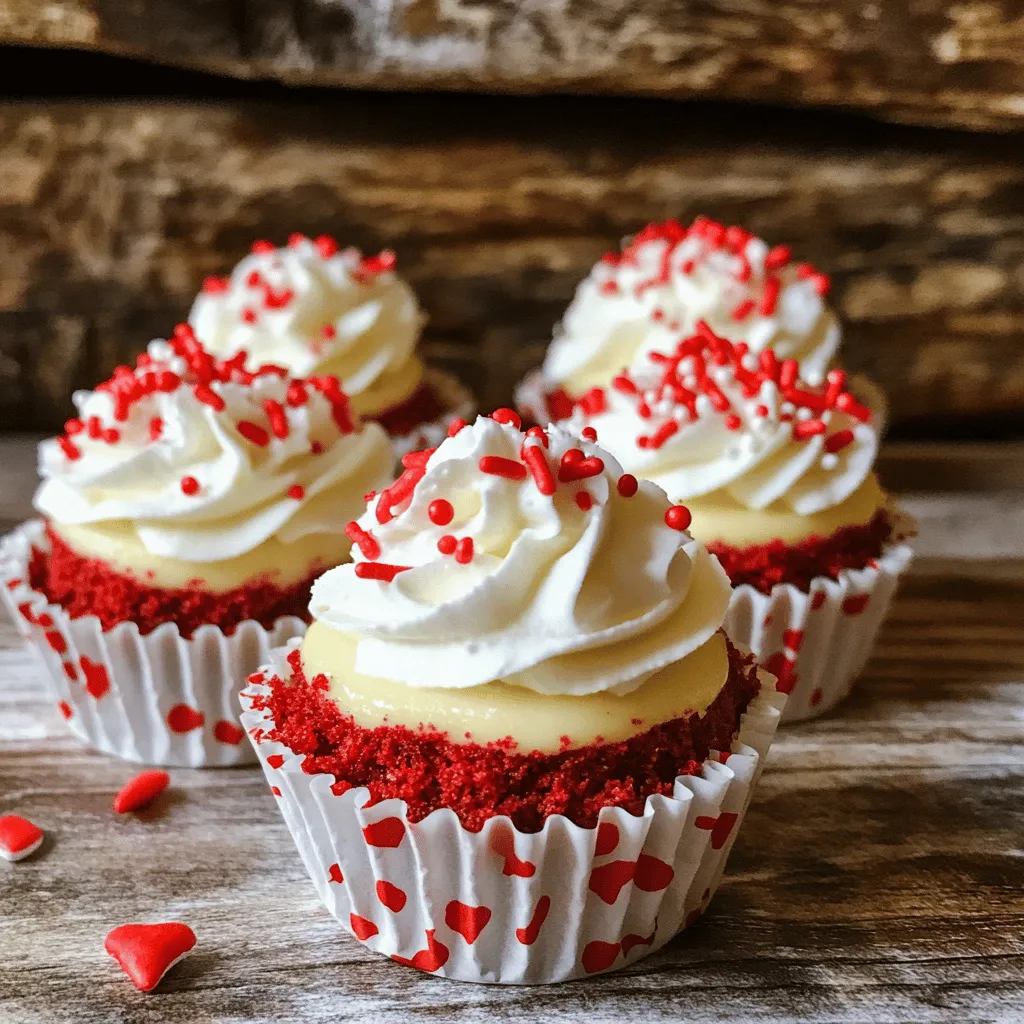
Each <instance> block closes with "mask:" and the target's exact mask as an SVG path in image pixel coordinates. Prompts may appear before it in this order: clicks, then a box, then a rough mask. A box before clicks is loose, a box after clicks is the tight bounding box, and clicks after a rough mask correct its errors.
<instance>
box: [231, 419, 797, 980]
mask: <svg viewBox="0 0 1024 1024" xmlns="http://www.w3.org/2000/svg"><path fill="white" fill-rule="evenodd" d="M459 426H460V425H455V427H454V428H453V431H452V433H453V436H452V437H450V438H449V439H448V440H446V441H444V442H443V443H442V444H441V445H440V447H439V448H437V449H436V450H435V451H432V452H424V453H422V456H420V457H415V456H414V457H412V458H411V459H409V457H407V462H408V468H407V470H406V472H405V473H404V474H403V475H402V477H401V478H399V480H398V481H397V482H396V483H395V484H394V485H392V486H391V487H390V488H388V489H387V490H385V491H383V492H381V494H380V495H379V496H376V497H374V498H373V499H372V500H371V502H370V503H369V506H368V508H367V511H366V512H365V514H364V515H363V516H362V517H361V518H360V519H359V520H358V521H357V522H356V523H353V524H351V526H350V532H351V534H352V535H353V536H354V537H355V538H356V546H355V549H354V550H353V557H354V563H353V564H350V565H346V566H341V567H339V568H336V569H333V570H331V571H330V572H328V573H326V574H325V575H324V576H322V577H321V578H320V579H319V580H317V582H316V583H315V584H314V587H313V598H312V603H311V610H312V613H313V617H314V622H313V623H312V625H311V626H310V628H309V631H308V633H307V634H306V637H305V640H304V641H302V642H301V643H299V642H295V643H293V644H292V645H291V646H290V647H289V648H286V649H284V650H281V651H279V652H277V653H276V654H275V657H274V659H273V661H272V663H271V664H269V665H268V666H267V667H266V668H265V669H263V670H262V671H261V672H259V673H257V674H255V675H253V676H252V677H251V679H250V685H249V686H248V687H247V688H246V689H245V690H243V692H242V705H243V708H244V709H245V711H244V713H243V715H242V721H243V724H244V725H245V727H246V729H247V731H248V732H249V734H250V736H251V738H252V740H253V742H254V744H255V746H256V749H257V751H258V753H259V756H260V760H261V762H262V763H263V767H264V770H265V772H266V774H267V777H268V780H269V782H270V785H271V789H272V792H273V793H274V794H275V796H276V797H277V798H278V800H279V804H280V807H281V810H282V812H283V814H284V817H285V820H286V821H287V823H288V826H289V828H290V830H291V832H292V836H293V838H294V840H295V843H296V845H297V846H298V849H299V852H300V854H301V856H302V859H303V861H304V863H305V865H306V867H307V869H308V870H309V873H310V875H311V877H312V880H313V883H314V885H315V886H316V888H317V891H318V892H319V894H320V896H321V898H322V900H323V901H324V903H325V905H326V906H327V908H328V909H329V910H330V912H331V913H332V914H334V916H335V917H336V918H337V919H338V920H339V921H340V922H341V923H342V924H343V925H344V926H345V927H346V928H347V929H348V930H349V931H350V932H351V933H352V934H353V935H354V936H355V937H356V938H357V939H359V940H360V941H362V942H364V943H366V944H367V945H368V946H369V947H370V948H371V949H373V950H376V951H377V952H380V953H383V954H385V955H388V956H390V957H392V959H394V960H396V961H397V962H398V963H400V964H405V965H409V966H412V967H417V968H419V969H421V970H424V971H430V972H434V973H437V974H439V975H443V976H445V977H449V978H458V979H461V980H466V981H478V982H499V983H507V984H530V983H541V982H553V981H562V980H565V979H568V978H574V977H580V976H584V975H587V974H593V973H597V972H600V971H605V970H610V969H615V968H618V967H621V966H623V965H625V964H628V963H631V962H633V961H634V960H636V959H638V958H639V957H641V956H644V955H646V954H648V953H650V952H652V951H654V950H656V949H658V948H659V947H660V946H662V945H663V944H664V943H665V942H667V941H668V940H669V939H671V938H672V936H673V935H675V934H676V933H677V932H678V931H679V930H680V929H682V928H683V927H685V925H686V924H688V923H689V922H691V921H692V920H694V919H695V918H696V917H697V916H699V914H700V913H701V912H702V911H703V910H704V909H705V907H706V906H707V904H708V901H709V900H710V898H711V895H712V893H713V892H714V889H715V887H716V885H717V884H718V880H719V878H720V876H721V873H722V870H723V867H724V863H725V858H726V856H727V854H728V851H729V849H730V846H731V844H732V841H733V839H734V838H735V835H736V830H737V828H738V826H739V823H740V820H741V819H742V817H743V814H744V811H745V809H746V806H747V803H748V801H749V799H750V796H751V792H752V789H753V786H754V784H755V782H756V780H757V777H758V774H759V772H760V769H761V766H762V764H763V760H764V757H765V754H766V753H767V750H768V746H769V743H770V741H771V738H772V735H773V734H774V730H775V726H776V723H777V721H778V719H779V715H780V709H781V708H782V706H783V704H784V702H785V697H784V695H782V694H779V693H777V692H776V690H775V685H774V679H772V678H771V676H770V675H768V674H767V673H760V672H759V670H758V669H757V668H756V667H755V666H754V665H753V662H752V659H750V658H749V656H744V655H741V654H740V653H739V652H738V651H737V650H736V649H735V648H734V647H733V646H732V645H731V644H730V643H729V641H728V640H727V639H726V636H725V634H724V633H723V632H722V629H721V625H722V621H723V619H724V617H725V615H726V610H727V607H728V603H729V596H730V589H729V583H728V580H727V579H726V577H725V574H724V573H723V572H722V570H721V568H720V566H719V565H718V564H717V562H716V561H715V560H714V559H713V558H712V557H710V556H709V555H708V554H707V552H706V551H705V550H704V548H703V547H702V546H701V545H700V544H699V543H698V542H697V541H694V540H693V539H692V538H691V537H690V535H689V534H688V533H687V532H686V531H685V529H684V528H683V521H684V519H685V515H686V512H685V509H683V508H681V507H673V506H670V505H669V503H668V500H667V499H666V497H665V494H664V493H663V492H662V491H661V490H660V489H659V488H657V487H656V486H654V485H653V484H651V483H647V482H638V481H637V480H636V479H635V478H634V477H632V476H629V475H628V474H623V473H622V471H621V469H620V467H619V466H618V465H617V463H616V462H615V460H614V459H612V458H611V457H610V456H608V455H607V454H606V453H605V452H603V451H602V450H600V449H599V448H597V447H595V446H594V445H592V444H590V443H588V442H586V441H583V442H581V441H579V440H578V439H577V438H576V437H575V436H573V435H572V434H571V433H570V432H568V431H567V430H564V429H561V428H558V427H552V428H550V429H549V430H548V431H547V432H545V431H543V430H541V429H540V428H533V429H532V430H531V432H530V433H529V434H524V433H522V431H521V430H520V429H519V424H518V417H516V416H515V414H514V413H512V412H511V410H501V411H499V412H498V413H495V414H494V418H492V419H485V418H481V419H478V420H477V421H476V422H475V423H474V424H473V425H471V426H470V425H465V426H461V429H459Z"/></svg>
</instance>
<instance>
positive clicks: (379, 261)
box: [189, 235, 424, 407]
mask: <svg viewBox="0 0 1024 1024" xmlns="http://www.w3.org/2000/svg"><path fill="white" fill-rule="evenodd" d="M394 268H395V256H394V253H392V252H382V253H379V254H378V255H377V256H372V257H367V258H364V257H363V256H362V255H361V254H360V253H359V251H358V250H356V249H351V248H349V249H341V250H339V249H338V247H337V244H336V243H335V242H334V240H333V239H332V238H330V237H328V236H326V235H322V236H320V237H319V238H317V239H316V240H315V241H313V240H310V239H308V238H306V237H305V236H302V235H295V236H293V237H292V238H291V239H290V240H289V244H288V246H287V247H286V248H281V249H277V248H275V247H274V246H273V245H272V244H271V243H270V242H256V243H255V244H254V245H253V247H252V252H251V253H250V254H249V255H248V256H246V257H245V259H243V260H242V261H241V262H240V263H239V264H238V265H237V266H236V267H235V269H234V270H233V271H232V272H231V276H230V277H228V278H208V279H207V280H206V282H205V284H204V287H203V291H202V292H201V293H200V294H199V295H198V297H197V298H196V300H195V303H194V304H193V306H192V311H191V313H190V314H189V323H190V324H191V325H192V328H193V329H194V330H195V332H196V334H197V335H198V337H199V338H200V340H201V341H202V342H203V344H204V345H205V346H206V347H207V348H208V349H209V350H210V351H211V352H213V353H214V354H216V355H220V356H230V355H233V354H234V353H235V352H238V351H241V350H244V351H246V352H248V353H249V354H250V355H251V356H252V358H253V360H254V361H256V362H270V363H276V364H278V365H280V366H284V367H287V368H288V369H289V370H290V371H291V372H292V373H295V374H297V375H299V376H307V375H309V374H311V373H314V372H315V373H331V374H333V375H334V376H336V377H338V378H339V380H340V381H341V385H342V387H343V388H344V390H345V391H346V393H347V394H348V395H349V396H350V397H352V398H353V399H355V400H356V405H357V407H360V403H359V401H358V396H359V395H361V394H362V393H363V392H364V391H367V390H368V389H370V388H372V387H373V386H374V385H375V384H376V385H381V384H383V383H384V382H386V380H387V378H388V377H389V375H395V374H398V373H401V372H402V371H403V370H408V369H409V366H408V364H410V361H413V360H415V356H414V351H415V348H416V342H417V341H418V339H419V335H420V329H421V327H422V325H423V321H424V316H423V314H422V312H421V311H420V308H419V305H418V304H417V302H416V296H415V295H414V294H413V291H412V289H411V288H410V287H409V286H408V284H406V283H405V281H403V280H402V278H400V277H399V276H398V275H397V274H396V273H395V270H394ZM419 372H420V371H419V370H418V369H417V371H416V374H415V375H414V376H417V377H418V374H419ZM413 383H415V381H413Z"/></svg>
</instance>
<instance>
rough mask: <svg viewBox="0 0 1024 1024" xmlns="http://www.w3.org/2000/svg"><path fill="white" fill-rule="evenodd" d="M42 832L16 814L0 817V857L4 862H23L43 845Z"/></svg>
mask: <svg viewBox="0 0 1024 1024" xmlns="http://www.w3.org/2000/svg"><path fill="white" fill-rule="evenodd" d="M43 838H44V836H43V830H42V829H41V828H40V827H39V826H38V825H33V824H32V822H31V821H29V820H28V819H27V818H21V817H19V816H18V815H17V814H5V815H3V816H2V817H0V857H3V858H4V860H10V861H15V860H24V859H25V858H26V857H29V856H31V855H32V854H33V853H35V852H36V850H38V849H39V847H40V846H42V844H43Z"/></svg>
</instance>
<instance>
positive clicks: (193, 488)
mask: <svg viewBox="0 0 1024 1024" xmlns="http://www.w3.org/2000/svg"><path fill="white" fill-rule="evenodd" d="M181 491H182V493H183V494H187V495H188V496H189V497H192V495H193V494H198V493H199V481H198V480H197V479H196V478H195V477H194V476H183V477H182V478H181Z"/></svg>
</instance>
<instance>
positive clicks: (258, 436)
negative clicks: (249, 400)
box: [237, 420, 270, 448]
mask: <svg viewBox="0 0 1024 1024" xmlns="http://www.w3.org/2000/svg"><path fill="white" fill-rule="evenodd" d="M237 426H238V432H239V433H240V434H241V435H242V437H244V438H245V439H246V440H247V441H251V442H252V443H253V444H255V445H258V446H259V447H260V448H266V446H267V445H268V444H270V435H269V434H268V433H267V432H266V431H265V430H264V429H263V428H262V427H260V426H258V425H257V424H255V423H252V422H250V421H249V420H241V421H240V422H239V423H238V425H237Z"/></svg>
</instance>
